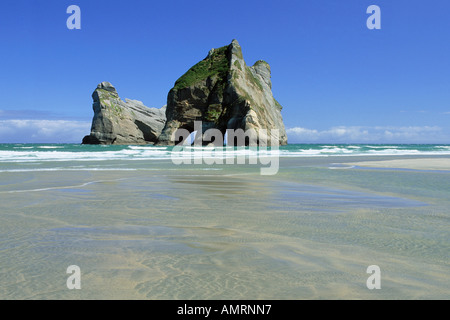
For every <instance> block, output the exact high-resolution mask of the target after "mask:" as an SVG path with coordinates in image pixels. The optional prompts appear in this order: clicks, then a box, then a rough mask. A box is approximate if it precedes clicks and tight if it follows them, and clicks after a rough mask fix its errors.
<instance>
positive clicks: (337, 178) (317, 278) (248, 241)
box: [0, 157, 450, 299]
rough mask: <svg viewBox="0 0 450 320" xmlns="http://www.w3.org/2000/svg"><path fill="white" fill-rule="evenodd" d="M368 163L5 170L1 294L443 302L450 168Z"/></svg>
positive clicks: (0, 188) (449, 269)
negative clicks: (372, 285) (70, 282)
mask: <svg viewBox="0 0 450 320" xmlns="http://www.w3.org/2000/svg"><path fill="white" fill-rule="evenodd" d="M371 159H372V160H373V158H358V159H355V158H352V157H335V158H331V157H330V158H321V159H317V158H315V159H314V158H289V159H281V167H280V171H279V173H278V174H277V175H275V176H260V175H259V168H258V167H252V166H245V165H241V166H237V165H236V166H215V167H211V166H174V165H172V164H171V163H168V162H160V163H157V164H155V163H152V164H151V166H149V165H148V166H147V167H146V166H145V165H144V164H143V163H137V162H136V163H135V164H133V166H134V167H135V168H137V169H139V170H137V171H108V172H102V171H98V172H97V171H82V170H80V171H64V170H62V171H57V172H16V173H6V172H5V173H2V175H1V182H0V265H1V266H2V268H0V298H1V299H449V298H450V289H449V288H450V277H449V274H450V261H449V257H448V253H449V252H450V251H449V249H450V239H449V237H448V235H449V230H450V210H449V208H450V206H449V205H450V203H449V202H450V199H449V198H448V194H450V183H449V181H450V179H449V178H450V176H449V173H446V172H424V171H401V170H397V171H395V170H393V171H384V170H379V171H377V170H360V169H357V168H352V167H351V166H349V165H346V163H351V164H352V165H353V164H354V162H353V161H355V160H356V162H357V163H362V161H367V160H371ZM383 160H387V161H391V160H389V159H383ZM400 160H401V161H404V162H405V163H406V162H408V161H409V163H410V164H411V163H415V164H416V167H415V168H416V169H417V164H418V163H422V162H423V161H417V160H411V161H410V160H409V159H404V160H402V159H400ZM400 160H399V159H397V158H395V159H392V161H394V167H396V166H398V163H399V161H400ZM439 160H440V161H442V160H441V159H439ZM414 161H415V162H414ZM445 161H448V160H447V159H445ZM426 162H428V163H430V161H429V160H426ZM433 162H439V161H433ZM383 163H384V164H385V165H387V163H388V162H386V161H384V162H383ZM390 163H391V164H392V162H390ZM119 164H120V163H114V166H115V167H117V165H119ZM58 165H59V166H60V167H61V166H63V164H61V163H59V164H58ZM127 165H128V164H127ZM434 165H436V163H434ZM358 166H359V164H358ZM144 168H147V169H151V170H144ZM155 168H156V169H157V170H153V169H155ZM336 168H338V170H336ZM339 169H340V170H339ZM374 264H375V265H378V266H380V268H381V289H380V290H369V289H367V287H366V280H367V278H368V276H369V274H367V273H366V269H367V267H368V266H369V265H374ZM70 265H78V266H79V267H80V268H81V275H82V277H81V286H82V288H81V290H68V289H67V287H66V280H67V277H68V276H69V275H68V274H66V269H67V267H68V266H70Z"/></svg>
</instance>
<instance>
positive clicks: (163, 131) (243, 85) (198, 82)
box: [83, 40, 287, 145]
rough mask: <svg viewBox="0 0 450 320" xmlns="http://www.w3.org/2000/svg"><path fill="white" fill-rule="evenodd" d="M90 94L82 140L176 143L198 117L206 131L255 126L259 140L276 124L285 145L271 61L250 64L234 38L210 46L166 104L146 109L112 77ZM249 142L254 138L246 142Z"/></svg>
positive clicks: (104, 142) (171, 91)
mask: <svg viewBox="0 0 450 320" xmlns="http://www.w3.org/2000/svg"><path fill="white" fill-rule="evenodd" d="M92 97H93V99H94V105H93V109H94V119H93V121H92V128H91V134H90V135H89V136H86V137H85V138H84V139H83V143H84V144H146V143H157V144H159V145H174V144H175V143H176V141H175V140H174V137H175V132H176V131H177V130H178V129H186V130H188V131H189V132H193V131H194V121H201V123H202V133H203V132H205V131H206V130H208V129H210V128H215V129H218V130H220V132H222V134H223V136H225V133H226V130H227V129H233V130H236V129H243V130H244V131H246V130H249V129H253V130H255V132H257V133H258V134H259V139H261V138H262V134H263V133H260V129H264V130H267V133H268V136H270V135H272V136H274V132H275V131H274V130H273V129H276V130H277V131H278V135H277V136H276V141H278V143H279V144H280V145H284V144H287V136H286V131H285V127H284V124H283V119H282V117H281V109H282V107H281V105H280V104H279V103H278V102H277V100H275V98H274V97H273V95H272V82H271V71H270V66H269V64H268V63H267V62H265V61H262V60H259V61H257V62H256V63H255V64H254V65H253V66H251V67H249V66H247V64H246V63H245V61H244V58H243V55H242V50H241V47H240V45H239V43H238V42H237V41H236V40H233V41H232V42H231V44H230V45H227V46H224V47H221V48H218V49H211V50H210V51H209V53H208V55H207V57H206V58H205V59H203V60H202V61H200V62H199V63H197V64H196V65H194V66H193V67H192V68H190V69H189V70H188V71H187V72H186V73H185V74H184V75H183V76H181V77H180V78H179V79H178V80H177V81H176V82H175V85H174V87H173V88H172V89H171V90H170V91H169V94H168V97H167V108H166V109H165V108H161V109H156V108H147V107H145V106H144V105H143V104H142V103H141V102H139V101H135V100H128V99H127V100H126V101H125V102H123V101H122V100H121V99H120V98H119V96H118V94H117V91H116V89H115V88H114V87H113V86H112V85H111V84H110V83H109V82H102V83H101V84H99V85H98V87H97V89H96V90H95V91H94V93H93V95H92ZM164 112H165V114H164ZM261 132H263V131H261ZM267 138H269V137H267ZM257 139H258V138H257ZM270 142H271V139H268V141H267V143H268V144H270ZM249 143H255V141H248V140H247V141H245V144H249ZM256 143H258V141H256Z"/></svg>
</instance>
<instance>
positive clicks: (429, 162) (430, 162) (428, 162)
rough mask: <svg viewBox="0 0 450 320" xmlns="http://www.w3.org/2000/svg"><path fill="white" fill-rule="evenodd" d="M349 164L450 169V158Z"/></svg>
mask: <svg viewBox="0 0 450 320" xmlns="http://www.w3.org/2000/svg"><path fill="white" fill-rule="evenodd" d="M347 164H348V165H356V166H360V167H372V168H391V169H413V170H450V159H449V158H438V159H434V158H420V159H396V160H384V161H362V162H350V163H347Z"/></svg>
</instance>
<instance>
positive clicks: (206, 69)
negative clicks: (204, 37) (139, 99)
mask: <svg viewBox="0 0 450 320" xmlns="http://www.w3.org/2000/svg"><path fill="white" fill-rule="evenodd" d="M227 49H228V46H224V47H221V48H218V49H215V50H214V52H213V53H212V54H211V55H210V56H209V57H207V58H205V59H204V60H202V61H200V62H199V63H197V64H196V65H194V66H193V67H192V68H190V69H189V70H188V71H187V72H186V73H185V74H184V75H182V76H181V77H180V78H179V79H178V80H177V81H176V82H175V86H174V89H175V90H178V89H182V88H186V87H190V86H192V85H193V84H196V83H197V82H199V81H202V80H205V79H206V78H208V77H210V76H214V75H219V77H222V78H224V77H225V76H226V73H227V72H228V70H229V64H228V57H227Z"/></svg>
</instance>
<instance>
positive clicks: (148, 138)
mask: <svg viewBox="0 0 450 320" xmlns="http://www.w3.org/2000/svg"><path fill="white" fill-rule="evenodd" d="M92 98H93V100H94V103H93V109H94V118H93V120H92V127H91V134H90V135H88V136H86V137H84V139H83V144H151V143H155V142H156V141H157V139H158V137H159V135H160V134H161V131H162V129H163V127H164V124H165V122H166V115H165V112H166V109H165V107H163V108H161V109H157V108H148V107H146V106H144V104H143V103H142V102H140V101H137V100H129V99H125V102H124V101H122V100H121V99H120V98H119V95H118V94H117V91H116V89H115V88H114V87H113V85H112V84H111V83H109V82H102V83H100V84H99V85H98V86H97V89H95V91H94V93H93V94H92Z"/></svg>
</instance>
